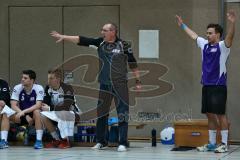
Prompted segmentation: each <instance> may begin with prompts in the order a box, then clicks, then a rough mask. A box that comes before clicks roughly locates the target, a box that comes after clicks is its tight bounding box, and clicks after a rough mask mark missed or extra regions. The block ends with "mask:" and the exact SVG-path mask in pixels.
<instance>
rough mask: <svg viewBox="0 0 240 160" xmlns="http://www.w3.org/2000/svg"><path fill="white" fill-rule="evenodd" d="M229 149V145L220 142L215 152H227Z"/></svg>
mask: <svg viewBox="0 0 240 160" xmlns="http://www.w3.org/2000/svg"><path fill="white" fill-rule="evenodd" d="M227 151H228V146H227V145H226V144H224V143H222V144H220V145H218V146H217V148H216V149H215V151H214V152H215V153H225V152H227Z"/></svg>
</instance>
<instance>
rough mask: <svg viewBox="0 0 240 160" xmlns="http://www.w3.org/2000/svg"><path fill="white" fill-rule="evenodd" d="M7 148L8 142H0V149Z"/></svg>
mask: <svg viewBox="0 0 240 160" xmlns="http://www.w3.org/2000/svg"><path fill="white" fill-rule="evenodd" d="M4 148H8V142H7V141H5V140H4V139H2V140H1V141H0V149H4Z"/></svg>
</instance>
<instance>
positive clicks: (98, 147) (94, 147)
mask: <svg viewBox="0 0 240 160" xmlns="http://www.w3.org/2000/svg"><path fill="white" fill-rule="evenodd" d="M105 148H107V145H103V144H101V143H97V144H96V145H95V146H93V147H92V149H98V150H101V149H105Z"/></svg>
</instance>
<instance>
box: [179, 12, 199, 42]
mask: <svg viewBox="0 0 240 160" xmlns="http://www.w3.org/2000/svg"><path fill="white" fill-rule="evenodd" d="M176 19H177V23H178V26H179V27H181V28H182V29H183V30H184V31H185V32H186V33H187V35H189V36H190V37H191V38H192V39H193V40H196V39H197V37H198V35H197V33H195V32H194V31H192V30H191V29H190V28H189V27H188V26H187V25H186V24H184V23H183V20H182V18H181V17H180V16H178V15H176Z"/></svg>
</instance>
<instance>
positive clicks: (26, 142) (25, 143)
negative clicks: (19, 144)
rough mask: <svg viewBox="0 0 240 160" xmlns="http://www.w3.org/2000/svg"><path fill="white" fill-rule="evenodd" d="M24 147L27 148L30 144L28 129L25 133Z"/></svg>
mask: <svg viewBox="0 0 240 160" xmlns="http://www.w3.org/2000/svg"><path fill="white" fill-rule="evenodd" d="M23 143H24V145H25V146H27V145H28V144H29V141H28V128H26V130H25V132H24V142H23Z"/></svg>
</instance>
